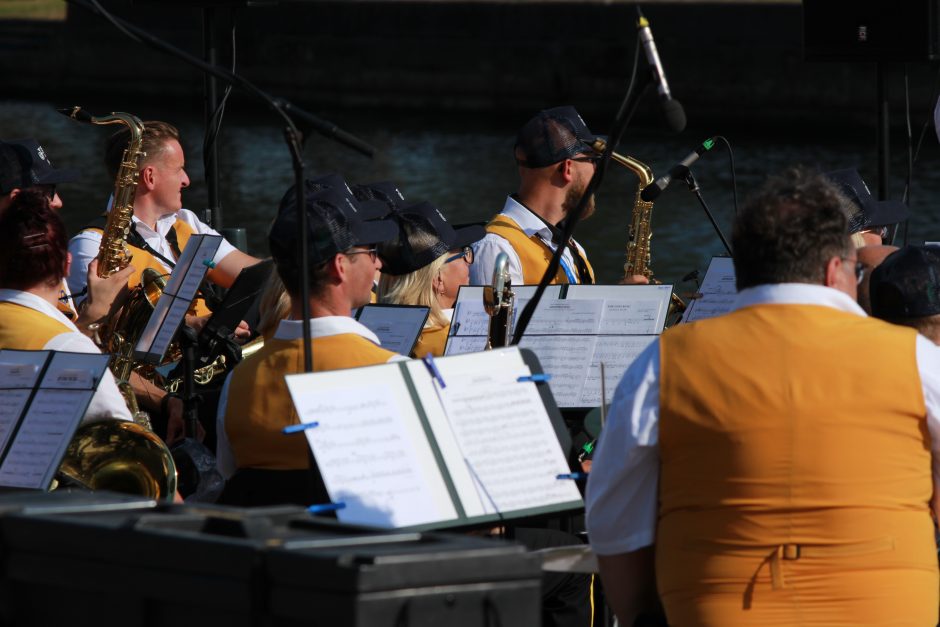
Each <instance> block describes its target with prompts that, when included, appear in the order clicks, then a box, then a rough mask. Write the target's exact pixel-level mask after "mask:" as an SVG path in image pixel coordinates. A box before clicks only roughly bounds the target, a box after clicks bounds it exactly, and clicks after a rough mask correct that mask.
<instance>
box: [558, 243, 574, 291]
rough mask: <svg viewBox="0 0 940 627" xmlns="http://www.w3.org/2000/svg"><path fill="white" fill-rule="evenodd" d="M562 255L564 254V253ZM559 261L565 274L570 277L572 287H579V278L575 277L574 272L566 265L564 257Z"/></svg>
mask: <svg viewBox="0 0 940 627" xmlns="http://www.w3.org/2000/svg"><path fill="white" fill-rule="evenodd" d="M562 254H564V251H562ZM559 261H560V262H561V269H562V270H564V271H565V274H567V275H568V283H570V284H572V285H577V284H578V278H577V277H576V276H575V274H574V272H572V271H571V268H570V267H568V264H567V263H565V258H564V257H562V258H561V259H559Z"/></svg>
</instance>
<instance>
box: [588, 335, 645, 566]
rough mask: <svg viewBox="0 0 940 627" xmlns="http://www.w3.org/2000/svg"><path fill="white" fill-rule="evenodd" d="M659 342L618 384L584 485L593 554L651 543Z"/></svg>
mask: <svg viewBox="0 0 940 627" xmlns="http://www.w3.org/2000/svg"><path fill="white" fill-rule="evenodd" d="M658 445H659V341H658V340H657V341H655V342H653V343H652V344H651V345H650V346H648V347H647V348H646V350H644V351H643V352H642V353H641V354H640V356H639V357H637V359H636V360H635V361H634V362H633V364H632V365H631V366H630V368H629V369H627V371H626V373H624V376H623V379H622V380H621V381H620V383H619V384H618V385H617V390H616V392H615V393H614V399H613V402H612V403H611V406H610V410H609V411H608V413H607V424H606V425H604V428H603V431H602V432H601V436H600V438H599V441H598V445H597V449H596V451H595V453H594V459H593V463H592V466H591V473H590V476H589V479H588V484H587V495H586V505H585V509H586V512H587V529H588V537H589V538H590V539H591V546H592V548H593V549H594V552H595V553H597V554H598V555H616V554H620V553H628V552H630V551H636V550H637V549H640V548H643V547H644V546H649V545H651V544H653V542H654V540H655V535H656V518H657V512H658V504H657V501H658V489H659V447H658Z"/></svg>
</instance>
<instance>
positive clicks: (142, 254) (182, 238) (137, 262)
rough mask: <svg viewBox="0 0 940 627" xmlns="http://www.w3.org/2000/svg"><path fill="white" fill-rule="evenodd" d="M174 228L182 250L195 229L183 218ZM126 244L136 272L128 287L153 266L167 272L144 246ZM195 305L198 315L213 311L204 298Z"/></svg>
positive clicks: (92, 229) (194, 311) (175, 223)
mask: <svg viewBox="0 0 940 627" xmlns="http://www.w3.org/2000/svg"><path fill="white" fill-rule="evenodd" d="M173 230H174V231H176V241H177V243H178V244H179V248H180V250H184V249H185V248H186V243H187V242H188V241H189V237H190V236H191V235H193V234H194V233H195V231H193V229H192V227H191V226H189V225H188V224H186V223H185V222H183V221H182V220H177V221H176V222H174V223H173ZM83 231H92V232H94V233H104V231H103V230H102V229H99V228H95V227H87V228H85V229H83ZM126 246H127V250H128V252H130V254H131V255H133V259H131V265H132V266H134V270H135V272H134V274H132V275H131V276H130V278H129V279H128V280H127V287H128V288H129V289H134V288H135V287H137V286H138V285H140V277H141V275H142V274H143V272H144V270H145V269H147V268H153V269H154V270H158V271H160V272H161V273H165V272H167V269H166V267H165V266H164V265H163V263H162V262H161V261H159V260H158V259H157V258H156V257H154V256H153V255H152V254H150V253H149V252H147V251H146V250H144V249H143V248H138V247H136V246H132V245H130V244H126ZM193 307H194V309H193V310H192V311H191V313H193V314H194V315H197V316H205V315H208V314H210V313H212V312H211V311H210V310H209V308H208V307H206V303H205V301H204V300H203V299H202V298H197V299H196V301H195V302H194V303H193Z"/></svg>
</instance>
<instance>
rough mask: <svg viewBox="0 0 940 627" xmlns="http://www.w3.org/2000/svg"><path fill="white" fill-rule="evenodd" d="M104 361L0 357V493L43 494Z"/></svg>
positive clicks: (39, 354)
mask: <svg viewBox="0 0 940 627" xmlns="http://www.w3.org/2000/svg"><path fill="white" fill-rule="evenodd" d="M107 367H108V355H97V354H93V353H64V352H53V351H18V350H9V349H7V350H2V351H0V488H21V489H34V490H47V489H49V486H50V485H51V483H52V480H53V478H54V477H55V473H56V471H57V470H58V468H59V464H61V463H62V457H63V456H64V455H65V450H66V448H68V445H69V442H70V441H71V440H72V436H73V435H74V433H75V430H76V429H77V428H78V425H79V423H80V422H81V420H82V417H83V416H84V415H85V410H86V409H88V404H89V403H90V402H91V398H92V396H93V395H94V393H95V389H96V388H97V387H98V383H99V382H100V381H101V378H102V377H103V376H104V373H105V370H106V369H107Z"/></svg>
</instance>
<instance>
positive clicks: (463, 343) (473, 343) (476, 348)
mask: <svg viewBox="0 0 940 627" xmlns="http://www.w3.org/2000/svg"><path fill="white" fill-rule="evenodd" d="M486 339H487V336H485V335H468V336H459V335H452V336H450V337H449V338H447V346H446V347H445V349H444V354H445V355H464V354H466V353H479V352H480V351H484V350H486Z"/></svg>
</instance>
